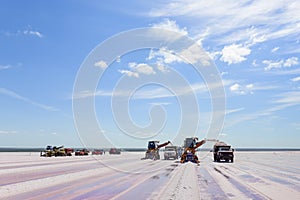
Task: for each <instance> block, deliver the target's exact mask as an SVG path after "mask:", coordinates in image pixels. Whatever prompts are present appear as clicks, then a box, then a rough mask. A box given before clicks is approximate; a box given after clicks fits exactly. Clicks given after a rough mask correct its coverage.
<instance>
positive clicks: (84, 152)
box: [75, 149, 90, 156]
mask: <svg viewBox="0 0 300 200" xmlns="http://www.w3.org/2000/svg"><path fill="white" fill-rule="evenodd" d="M89 153H90V151H89V150H87V149H77V150H76V151H75V156H87V155H89Z"/></svg>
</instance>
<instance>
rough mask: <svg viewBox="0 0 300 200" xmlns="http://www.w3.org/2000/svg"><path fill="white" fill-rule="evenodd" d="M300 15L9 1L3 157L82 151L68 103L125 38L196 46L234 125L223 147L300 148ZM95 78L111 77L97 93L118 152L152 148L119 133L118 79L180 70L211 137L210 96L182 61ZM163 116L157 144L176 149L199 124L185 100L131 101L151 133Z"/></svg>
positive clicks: (286, 9)
mask: <svg viewBox="0 0 300 200" xmlns="http://www.w3.org/2000/svg"><path fill="white" fill-rule="evenodd" d="M299 10H300V3H299V2H298V1H281V0H275V1H272V3H270V2H269V1H239V2H237V1H233V0H230V1H220V0H213V1H209V2H207V1H186V0H185V1H183V0H177V1H169V3H165V2H164V1H156V0H154V1H151V2H141V1H128V2H125V1H79V0H77V1H30V0H29V1H26V2H25V1H14V0H9V1H8V0H7V1H1V2H0V24H1V26H0V44H1V45H0V110H1V112H0V138H1V140H0V146H13V147H15V146H17V147H43V146H45V145H48V144H53V145H60V144H64V145H65V146H81V145H82V144H81V142H80V140H79V136H78V133H77V131H76V126H75V124H74V121H73V111H72V96H73V94H72V93H73V86H74V82H75V80H76V75H77V73H78V70H79V69H80V66H81V64H82V63H83V61H84V59H85V58H86V57H87V56H88V55H89V53H90V52H91V51H92V50H93V49H94V48H95V47H96V46H97V45H99V44H100V43H101V42H103V41H105V40H106V39H108V38H110V37H112V36H113V35H116V34H118V33H120V32H123V31H127V30H130V29H135V28H143V27H159V28H164V29H167V30H172V31H176V32H179V33H181V34H183V35H186V36H188V37H190V38H192V39H193V40H195V41H196V42H197V43H198V44H199V45H201V46H202V48H203V49H204V50H205V51H206V52H207V54H208V55H209V56H210V57H211V59H212V60H213V61H214V62H215V64H216V66H217V68H218V70H219V71H220V74H221V77H222V80H223V85H224V88H225V94H226V117H225V122H224V126H223V129H222V132H221V133H220V135H219V139H221V140H224V141H226V142H228V143H230V144H232V145H233V146H235V147H282V148H298V147H299V146H300V135H299V133H300V114H299V113H300V63H299V57H300V14H299ZM120 45H122V44H120ZM95 67H99V68H106V72H105V75H104V76H103V79H101V81H102V82H100V84H99V86H98V89H97V91H96V93H95V99H96V101H95V110H96V115H97V118H98V121H99V123H101V128H102V131H103V133H105V134H106V137H108V138H109V140H111V141H113V143H114V144H115V145H116V146H126V147H132V146H134V147H145V146H146V142H147V140H148V139H150V138H151V137H150V138H144V139H141V138H140V139H135V138H132V137H130V136H128V135H126V134H124V133H123V132H122V131H120V127H118V125H117V124H116V123H115V119H114V115H113V111H112V109H111V100H112V98H111V93H112V91H113V89H114V87H115V85H116V84H117V82H118V80H119V79H120V77H127V78H128V79H132V80H140V79H142V78H150V79H151V78H153V79H155V77H157V76H160V75H161V74H163V75H165V76H166V77H168V75H166V74H167V73H168V71H172V70H175V71H176V72H178V73H180V74H182V76H184V78H185V80H187V81H188V83H189V84H190V85H191V86H192V88H193V89H194V92H195V94H196V97H197V104H198V106H199V112H195V113H194V114H195V115H199V116H200V119H199V123H200V124H199V127H198V128H197V131H196V133H192V135H194V134H195V135H196V136H199V138H205V137H206V131H207V129H208V128H209V123H210V118H211V112H212V108H211V107H212V106H211V100H210V95H209V91H208V90H207V88H206V87H205V81H204V80H203V77H202V78H201V77H199V75H197V74H196V73H195V71H194V70H193V69H192V67H191V66H190V64H188V63H185V62H182V60H181V59H180V58H178V56H174V55H173V54H172V53H170V52H166V51H164V49H156V50H151V49H143V50H137V51H133V52H130V53H128V54H126V55H122V56H121V57H120V58H117V59H116V60H115V62H114V63H112V64H111V65H110V66H107V63H105V62H104V63H103V62H102V63H101V62H100V61H99V63H98V64H96V63H95ZM75 97H76V95H75ZM76 98H77V97H76ZM78 98H84V97H82V96H79V97H78ZM155 105H159V106H162V107H163V108H164V111H165V114H166V118H165V119H166V121H165V122H164V127H163V129H162V130H161V131H160V132H159V133H158V134H157V135H155V136H154V137H153V138H151V139H158V140H161V141H162V142H163V141H165V140H169V139H170V138H171V139H172V138H173V137H174V134H176V132H177V131H178V129H179V128H180V126H181V124H180V122H181V121H182V117H184V119H189V120H190V122H191V124H192V123H194V121H193V119H194V117H193V113H190V115H188V116H182V114H181V112H180V106H181V105H180V102H179V103H178V99H177V98H176V97H174V95H172V93H171V92H170V91H168V90H166V89H165V88H162V87H160V86H159V85H155V84H153V85H148V86H145V87H142V88H140V89H139V90H138V91H137V92H136V93H135V94H134V95H133V96H132V98H131V100H130V102H129V110H130V117H131V119H132V121H133V122H134V123H135V124H138V125H139V126H141V127H143V126H147V124H149V123H150V122H151V121H149V109H151V108H152V107H153V106H155ZM87 121H88V120H87ZM186 131H187V132H189V129H187V130H186ZM150 132H151V131H150ZM80 134H81V136H82V134H83V133H80ZM80 134H79V135H80ZM149 134H150V133H149ZM150 136H151V134H150ZM83 138H84V137H83ZM99 144H100V143H99Z"/></svg>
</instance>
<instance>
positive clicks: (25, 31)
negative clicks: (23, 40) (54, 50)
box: [23, 29, 43, 38]
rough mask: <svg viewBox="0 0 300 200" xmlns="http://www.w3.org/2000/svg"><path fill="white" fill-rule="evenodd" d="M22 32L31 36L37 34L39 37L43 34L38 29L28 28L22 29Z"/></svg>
mask: <svg viewBox="0 0 300 200" xmlns="http://www.w3.org/2000/svg"><path fill="white" fill-rule="evenodd" d="M23 34H24V35H33V36H37V37H39V38H42V37H43V35H42V34H41V33H40V32H38V31H33V30H30V29H27V30H24V31H23Z"/></svg>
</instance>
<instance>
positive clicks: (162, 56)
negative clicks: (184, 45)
mask: <svg viewBox="0 0 300 200" xmlns="http://www.w3.org/2000/svg"><path fill="white" fill-rule="evenodd" d="M147 59H148V60H153V59H157V60H158V62H159V63H162V64H171V63H174V62H183V60H182V59H181V58H180V57H179V56H177V55H176V54H174V53H173V52H172V51H169V50H167V49H166V48H160V49H159V50H154V49H151V51H150V53H149V56H148V58H147Z"/></svg>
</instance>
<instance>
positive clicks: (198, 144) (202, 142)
mask: <svg viewBox="0 0 300 200" xmlns="http://www.w3.org/2000/svg"><path fill="white" fill-rule="evenodd" d="M205 142H206V140H201V141H200V142H197V143H196V145H195V147H194V148H193V149H197V148H198V147H200V146H201V145H203V144H204V143H205Z"/></svg>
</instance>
